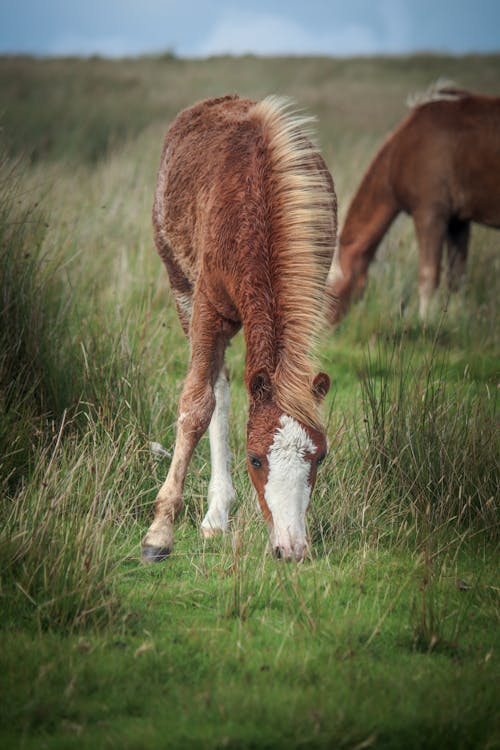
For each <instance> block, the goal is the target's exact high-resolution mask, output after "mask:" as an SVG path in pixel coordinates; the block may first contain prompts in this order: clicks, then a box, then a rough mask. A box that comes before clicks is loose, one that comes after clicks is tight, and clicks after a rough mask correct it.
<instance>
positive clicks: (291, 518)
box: [264, 414, 316, 558]
mask: <svg viewBox="0 0 500 750" xmlns="http://www.w3.org/2000/svg"><path fill="white" fill-rule="evenodd" d="M280 425H281V426H280V427H279V429H278V430H276V433H275V435H274V440H273V443H272V445H271V448H270V449H269V453H268V463H269V474H268V479H267V484H266V486H265V488H264V497H265V499H266V502H267V505H268V506H269V510H270V511H271V514H272V517H273V531H272V538H271V543H272V545H273V547H274V548H276V547H279V548H280V550H281V551H282V552H283V553H284V555H285V556H287V557H288V556H291V555H292V554H293V555H294V556H295V557H298V558H301V557H302V556H303V553H304V550H305V545H306V522H305V518H306V510H307V506H308V505H309V500H310V497H311V484H310V471H311V463H310V461H308V460H307V458H306V454H307V453H314V452H315V451H316V446H315V445H314V443H313V442H312V440H311V438H310V437H309V435H308V434H307V432H306V431H305V429H304V428H303V427H302V426H301V425H300V424H299V423H298V422H297V421H296V420H295V419H293V418H292V417H289V416H287V415H285V414H283V415H282V417H281V419H280Z"/></svg>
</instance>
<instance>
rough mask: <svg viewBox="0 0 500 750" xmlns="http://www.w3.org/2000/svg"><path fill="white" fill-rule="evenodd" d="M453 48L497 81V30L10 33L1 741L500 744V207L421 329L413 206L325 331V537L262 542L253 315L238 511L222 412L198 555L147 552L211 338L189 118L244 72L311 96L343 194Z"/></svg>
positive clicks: (235, 401)
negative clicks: (227, 529)
mask: <svg viewBox="0 0 500 750" xmlns="http://www.w3.org/2000/svg"><path fill="white" fill-rule="evenodd" d="M440 75H443V76H447V77H449V78H452V79H455V80H456V81H457V82H458V83H460V84H461V85H464V86H469V87H471V88H474V89H478V90H482V91H490V92H494V91H495V90H498V82H499V80H500V57H498V56H488V57H469V58H447V57H431V56H428V57H427V56H420V57H417V58H408V59H407V58H401V59H384V58H380V59H376V60H367V59H354V60H341V61H340V60H329V59H326V58H322V59H288V60H285V59H276V60H265V59H259V58H250V57H249V58H243V59H238V60H231V59H227V58H216V59H212V60H210V61H203V62H201V61H199V62H196V61H193V62H190V61H185V60H176V59H175V58H174V57H173V56H165V57H163V58H150V59H146V58H145V59H140V60H124V61H120V62H114V63H112V62H107V61H104V60H99V59H92V60H87V61H85V60H65V61H62V60H50V61H36V62H35V61H33V60H30V59H28V58H11V59H3V60H0V80H1V81H2V85H1V86H0V111H2V112H3V132H2V134H3V139H4V151H3V157H2V159H1V160H0V198H1V200H0V206H1V208H0V253H1V258H0V405H1V414H0V489H1V493H2V503H1V506H0V571H1V572H0V612H1V619H0V623H1V624H0V628H1V634H0V643H1V646H0V672H1V677H0V717H1V720H0V742H1V744H2V747H7V748H11V747H12V748H32V747H33V748H37V749H38V748H42V747H46V748H51V749H52V748H58V747H60V748H72V747H75V748H86V747H95V746H99V747H110V748H111V747H116V746H121V747H123V748H150V747H157V746H159V747H194V748H196V747H200V748H222V747H229V748H276V747H278V748H279V747H285V746H288V747H307V748H322V747H324V748H327V747H328V748H330V747H335V748H336V747H338V748H350V749H351V750H354V748H358V749H359V750H361V748H369V747H373V748H401V747H405V748H440V749H441V748H485V749H486V748H489V749H490V748H495V747H500V726H499V724H500V722H499V712H498V708H497V701H496V684H497V683H498V678H499V668H498V654H499V646H500V634H499V633H500V631H499V628H498V624H499V615H500V605H499V597H498V575H497V566H496V560H497V547H498V538H499V533H498V532H499V526H498V486H499V460H498V456H499V455H500V453H499V440H498V403H497V398H498V396H497V393H498V388H497V385H498V375H499V369H500V368H499V361H500V360H499V353H500V345H499V335H500V332H499V326H498V299H500V289H499V282H498V278H499V274H498V273H496V271H498V264H499V260H498V253H497V249H496V245H497V244H498V241H497V238H496V234H495V233H494V232H492V231H491V230H490V231H488V230H485V229H482V228H474V232H473V242H472V249H471V259H470V266H469V273H468V281H467V285H466V288H465V289H464V290H463V291H462V292H461V293H460V295H458V297H456V298H453V299H449V300H448V299H446V296H445V294H444V293H443V296H442V308H443V312H442V314H441V316H440V317H439V318H438V319H437V320H436V321H434V322H433V323H432V324H430V325H428V326H427V327H424V328H422V327H421V325H420V324H419V322H418V319H417V315H416V252H415V240H414V236H413V230H412V227H411V225H410V223H409V221H408V220H407V219H401V220H399V221H398V222H397V223H396V225H395V226H394V227H393V229H392V230H391V232H390V234H389V235H388V237H387V238H386V240H385V241H384V243H383V246H382V248H381V249H380V251H379V253H378V255H377V261H376V263H375V264H374V266H373V268H372V271H371V273H370V284H369V288H368V292H367V294H366V295H365V297H364V298H363V300H361V301H360V302H359V303H358V304H357V305H356V306H355V307H354V308H353V309H352V311H351V312H350V314H349V316H348V317H347V318H346V320H345V321H344V322H343V323H342V325H341V326H340V327H339V328H338V329H337V331H336V332H335V333H333V332H331V331H327V332H325V333H324V335H323V338H322V342H321V347H320V352H319V358H320V365H321V368H322V369H325V370H326V371H327V372H329V374H330V375H331V376H332V380H333V388H332V392H331V394H330V395H329V397H328V400H327V404H326V416H327V421H328V436H329V441H330V445H331V449H330V453H329V455H328V458H327V460H326V461H325V464H324V466H323V468H322V470H321V473H320V475H319V478H318V483H317V486H316V490H315V495H314V500H313V504H312V507H311V510H310V513H309V517H308V520H309V533H310V537H311V540H312V556H311V559H310V560H308V561H306V563H304V564H303V565H301V566H296V565H284V564H282V563H281V564H280V563H279V562H278V561H275V560H274V559H272V558H271V557H269V556H268V554H267V551H266V547H267V540H266V533H265V529H264V524H263V522H262V519H261V517H260V514H259V513H258V511H257V509H256V506H255V502H254V499H253V495H252V492H251V491H250V486H249V481H248V478H247V475H246V468H245V462H244V445H245V414H246V394H245V391H244V388H243V384H242V373H243V368H244V356H245V353H244V348H243V345H242V341H241V338H238V339H236V340H235V341H234V343H233V344H232V346H231V348H230V351H229V354H228V361H229V367H230V371H231V375H232V413H231V426H232V429H231V438H230V439H231V448H232V451H233V455H234V466H233V470H234V471H233V473H234V483H235V487H236V491H237V496H238V500H237V505H236V507H235V509H234V514H233V518H232V522H231V533H230V534H228V535H227V536H226V537H224V538H222V539H217V540H211V541H209V542H206V541H203V540H202V539H201V538H200V536H199V533H198V526H199V524H200V522H201V519H202V517H203V508H204V502H205V497H206V491H207V485H208V478H209V450H208V442H207V440H206V438H204V439H203V440H202V441H201V443H200V446H199V447H198V449H197V451H196V454H195V456H194V458H193V461H192V465H191V468H190V472H189V475H188V479H187V483H186V493H185V497H186V505H185V510H184V512H183V515H182V517H181V519H180V521H179V524H178V529H177V536H176V546H175V549H174V553H173V555H172V556H171V558H170V559H169V560H168V561H167V562H166V563H165V564H164V565H160V566H156V567H145V566H143V565H142V564H141V563H140V560H139V542H140V538H141V536H142V535H143V533H144V531H145V529H146V528H147V525H148V523H149V521H150V519H151V514H152V505H153V502H154V497H155V492H156V490H157V488H158V487H159V485H160V484H161V482H162V480H163V478H164V476H165V474H166V471H167V469H168V463H169V458H168V456H166V457H163V458H156V457H155V456H154V455H153V454H152V452H151V450H150V442H151V441H158V442H160V443H161V444H162V445H163V446H164V447H165V448H166V450H167V452H169V451H171V449H172V445H173V441H174V423H175V413H176V405H177V399H178V396H179V392H180V387H181V383H182V378H183V376H184V372H185V366H186V359H187V352H188V348H187V344H186V342H185V341H184V339H183V337H182V334H181V329H180V326H179V324H178V321H177V319H176V314H175V310H174V305H173V302H172V298H171V296H170V293H169V290H168V287H167V283H166V274H165V273H164V269H162V268H161V264H160V262H159V260H158V258H157V256H156V254H155V252H154V250H153V245H152V235H151V228H150V208H151V196H152V190H153V185H154V179H155V170H156V166H157V160H158V157H159V151H160V148H161V140H162V137H163V133H164V130H165V128H166V125H167V123H168V121H169V120H170V119H171V118H172V117H173V116H174V114H175V112H176V111H178V110H179V109H180V108H182V107H183V106H186V105H187V104H190V103H192V102H193V101H195V100H196V99H198V98H200V97H202V96H207V95H211V94H216V93H217V94H219V93H222V92H226V91H234V90H237V91H239V93H241V94H244V95H250V96H261V95H264V94H266V93H270V92H278V93H283V94H289V95H292V96H294V97H295V98H296V99H297V101H298V102H299V103H300V104H301V105H303V106H305V107H307V108H308V109H309V110H311V111H313V112H314V113H315V114H317V115H318V117H319V133H320V139H321V142H322V145H323V152H324V153H325V156H326V158H327V161H328V163H329V165H330V167H331V169H332V172H333V174H334V178H335V181H336V185H337V191H338V194H339V199H340V207H341V215H344V213H345V210H346V206H347V203H348V200H349V197H350V196H351V195H352V192H353V190H354V188H355V186H356V184H357V182H358V180H359V177H360V175H361V173H362V170H363V169H364V168H365V166H366V165H367V163H368V161H369V160H370V158H371V155H372V153H373V151H374V149H375V148H376V146H377V145H378V143H379V142H380V140H381V138H382V137H383V136H384V134H385V133H386V132H387V131H388V130H389V129H390V128H391V127H392V126H393V125H394V124H395V123H396V122H397V120H398V119H399V118H400V117H401V116H402V115H403V112H404V105H403V103H404V100H405V98H406V95H407V94H408V93H409V92H411V91H413V90H415V89H418V88H423V87H425V86H426V85H427V84H428V83H429V82H430V81H431V80H433V79H436V78H437V77H438V76H440ZM96 96H98V97H99V101H100V102H102V107H99V108H98V109H96V108H94V107H91V106H90V104H91V103H92V102H93V101H95V98H96ZM40 102H43V104H44V106H43V107H41V106H40Z"/></svg>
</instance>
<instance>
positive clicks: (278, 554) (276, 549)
mask: <svg viewBox="0 0 500 750" xmlns="http://www.w3.org/2000/svg"><path fill="white" fill-rule="evenodd" d="M274 554H275V555H276V557H277V558H278V560H281V555H282V552H281V549H280V547H275V548H274Z"/></svg>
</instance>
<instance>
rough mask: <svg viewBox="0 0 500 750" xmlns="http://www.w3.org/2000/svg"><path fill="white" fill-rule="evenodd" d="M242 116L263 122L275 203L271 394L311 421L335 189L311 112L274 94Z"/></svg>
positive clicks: (316, 419) (314, 420) (315, 411)
mask: <svg viewBox="0 0 500 750" xmlns="http://www.w3.org/2000/svg"><path fill="white" fill-rule="evenodd" d="M248 114H249V116H250V117H255V118H258V119H259V120H260V122H261V123H262V126H263V134H264V139H265V142H266V147H267V153H268V158H269V162H270V172H271V180H272V194H273V199H274V202H275V204H276V206H277V209H276V210H275V211H274V212H273V230H272V235H273V248H272V258H273V289H274V290H275V292H276V299H277V309H278V313H279V323H278V325H279V332H280V333H279V345H280V351H279V356H278V359H277V367H276V370H275V373H274V375H273V393H274V399H275V402H276V403H277V405H278V406H279V407H280V408H281V409H283V411H284V412H285V413H286V414H289V415H290V416H292V417H294V418H296V419H298V420H299V421H301V422H302V423H304V424H308V425H310V426H312V427H317V426H319V425H320V423H321V420H320V415H319V408H318V400H317V399H316V398H315V397H314V395H313V393H312V381H313V378H314V371H313V361H312V357H313V350H314V348H315V344H316V342H317V337H318V333H319V331H320V330H321V327H322V325H323V323H324V299H325V281H326V277H327V274H328V269H329V266H330V261H331V253H332V250H333V247H334V245H335V239H336V231H337V215H336V199H335V193H334V191H333V187H332V184H331V182H329V181H328V177H327V170H326V167H323V166H322V165H323V162H322V160H321V157H320V155H319V150H318V148H317V146H316V145H315V144H314V139H313V137H312V134H311V131H310V126H311V123H312V122H313V118H312V117H305V116H303V115H301V114H298V113H297V112H293V111H291V102H290V101H289V100H287V99H282V98H278V97H268V98H266V99H264V100H263V101H261V102H259V103H257V104H255V105H253V106H252V107H251V109H250V110H249V113H248ZM329 238H331V242H332V244H331V246H330V242H329Z"/></svg>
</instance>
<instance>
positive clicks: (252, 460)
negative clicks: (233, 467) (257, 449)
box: [250, 456, 262, 469]
mask: <svg viewBox="0 0 500 750" xmlns="http://www.w3.org/2000/svg"><path fill="white" fill-rule="evenodd" d="M250 463H251V464H252V466H253V467H254V469H260V467H261V466H262V462H261V461H260V459H258V458H257V456H250Z"/></svg>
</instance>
